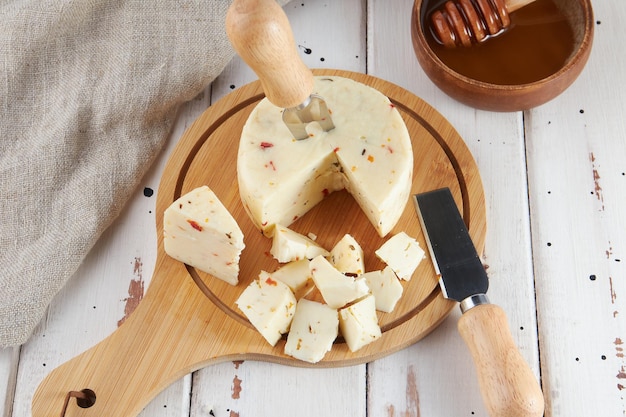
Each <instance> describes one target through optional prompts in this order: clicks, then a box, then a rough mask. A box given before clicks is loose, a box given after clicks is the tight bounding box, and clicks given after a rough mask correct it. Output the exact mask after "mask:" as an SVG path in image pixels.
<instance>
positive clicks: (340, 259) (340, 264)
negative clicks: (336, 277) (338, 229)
mask: <svg viewBox="0 0 626 417" xmlns="http://www.w3.org/2000/svg"><path fill="white" fill-rule="evenodd" d="M330 261H331V263H332V264H333V265H334V267H335V268H337V269H338V270H339V271H340V272H343V273H344V274H345V273H350V274H354V275H361V274H362V273H364V272H365V263H364V260H363V249H362V248H361V246H360V245H359V244H358V243H357V241H356V240H355V239H354V238H353V237H352V236H351V235H349V234H346V235H344V237H342V238H341V240H340V241H339V242H337V244H336V245H335V246H334V247H333V248H332V249H331V251H330Z"/></svg>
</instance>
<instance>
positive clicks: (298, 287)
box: [260, 259, 315, 300]
mask: <svg viewBox="0 0 626 417" xmlns="http://www.w3.org/2000/svg"><path fill="white" fill-rule="evenodd" d="M267 276H271V277H272V278H274V279H276V280H278V281H281V282H284V283H285V284H287V286H288V287H289V288H291V291H293V293H294V294H295V296H296V300H299V299H300V298H302V297H304V296H305V295H307V294H309V293H310V292H311V290H313V288H314V287H315V283H314V282H313V277H312V276H311V271H310V269H309V260H308V259H301V260H299V261H293V262H289V263H287V264H285V265H283V266H282V267H280V268H278V269H277V270H276V271H274V272H272V273H271V274H270V273H268V272H265V271H261V276H260V277H261V279H264V277H267Z"/></svg>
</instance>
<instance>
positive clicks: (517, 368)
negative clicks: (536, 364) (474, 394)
mask: <svg viewBox="0 0 626 417" xmlns="http://www.w3.org/2000/svg"><path fill="white" fill-rule="evenodd" d="M458 329H459V333H460V334H461V336H462V337H463V339H464V340H465V343H466V344H467V346H468V347H469V350H470V352H471V354H472V357H473V359H474V364H475V365H476V371H477V373H478V380H479V385H480V391H481V393H482V396H483V401H484V402H485V405H486V407H487V410H488V411H489V415H490V416H491V417H540V416H542V415H543V412H544V400H543V393H542V392H541V388H540V387H539V384H538V382H537V380H536V378H535V376H534V374H533V372H532V371H531V369H530V367H529V366H528V364H527V363H526V361H525V360H524V358H523V357H522V355H521V354H520V352H519V350H518V349H517V346H516V345H515V342H514V341H513V337H512V336H511V331H510V329H509V325H508V321H507V317H506V314H505V313H504V311H503V310H502V309H501V308H500V307H498V306H496V305H494V304H482V305H478V306H476V307H473V308H471V309H469V310H467V311H466V312H465V313H463V315H462V316H461V318H460V319H459V323H458Z"/></svg>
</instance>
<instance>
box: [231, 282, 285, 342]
mask: <svg viewBox="0 0 626 417" xmlns="http://www.w3.org/2000/svg"><path fill="white" fill-rule="evenodd" d="M236 304H237V307H239V309H240V310H241V311H242V312H243V314H245V316H246V317H247V318H248V320H250V323H252V325H253V326H254V327H255V328H256V329H257V330H258V331H259V332H260V333H261V335H263V337H264V338H265V340H267V341H268V342H269V344H271V345H272V346H275V345H276V342H278V340H279V339H280V338H281V336H282V335H283V333H287V331H288V330H289V326H290V325H291V321H292V319H293V316H294V313H295V310H296V297H295V296H294V295H293V292H291V289H290V288H289V287H288V286H287V285H286V284H284V283H282V282H280V281H276V280H273V279H272V278H271V277H266V278H264V279H256V280H254V281H252V282H251V283H250V285H248V286H247V287H246V289H245V290H244V291H243V292H242V293H241V295H240V296H239V298H238V299H237V301H236Z"/></svg>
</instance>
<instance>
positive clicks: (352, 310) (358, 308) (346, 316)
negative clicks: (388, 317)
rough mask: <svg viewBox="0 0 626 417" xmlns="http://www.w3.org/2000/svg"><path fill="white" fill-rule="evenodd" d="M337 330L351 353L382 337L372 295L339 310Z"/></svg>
mask: <svg viewBox="0 0 626 417" xmlns="http://www.w3.org/2000/svg"><path fill="white" fill-rule="evenodd" d="M339 330H340V331H341V334H342V335H343V338H344V339H345V341H346V344H347V345H348V348H349V349H350V351H351V352H356V351H357V350H359V349H361V348H362V347H363V346H365V345H368V344H370V343H372V342H373V341H374V340H376V339H379V338H380V336H382V333H381V331H380V326H378V316H377V315H376V302H375V301H374V296H373V295H368V296H367V297H365V298H363V299H361V300H359V301H357V302H356V303H354V304H351V305H350V306H348V307H346V308H342V309H341V310H339Z"/></svg>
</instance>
